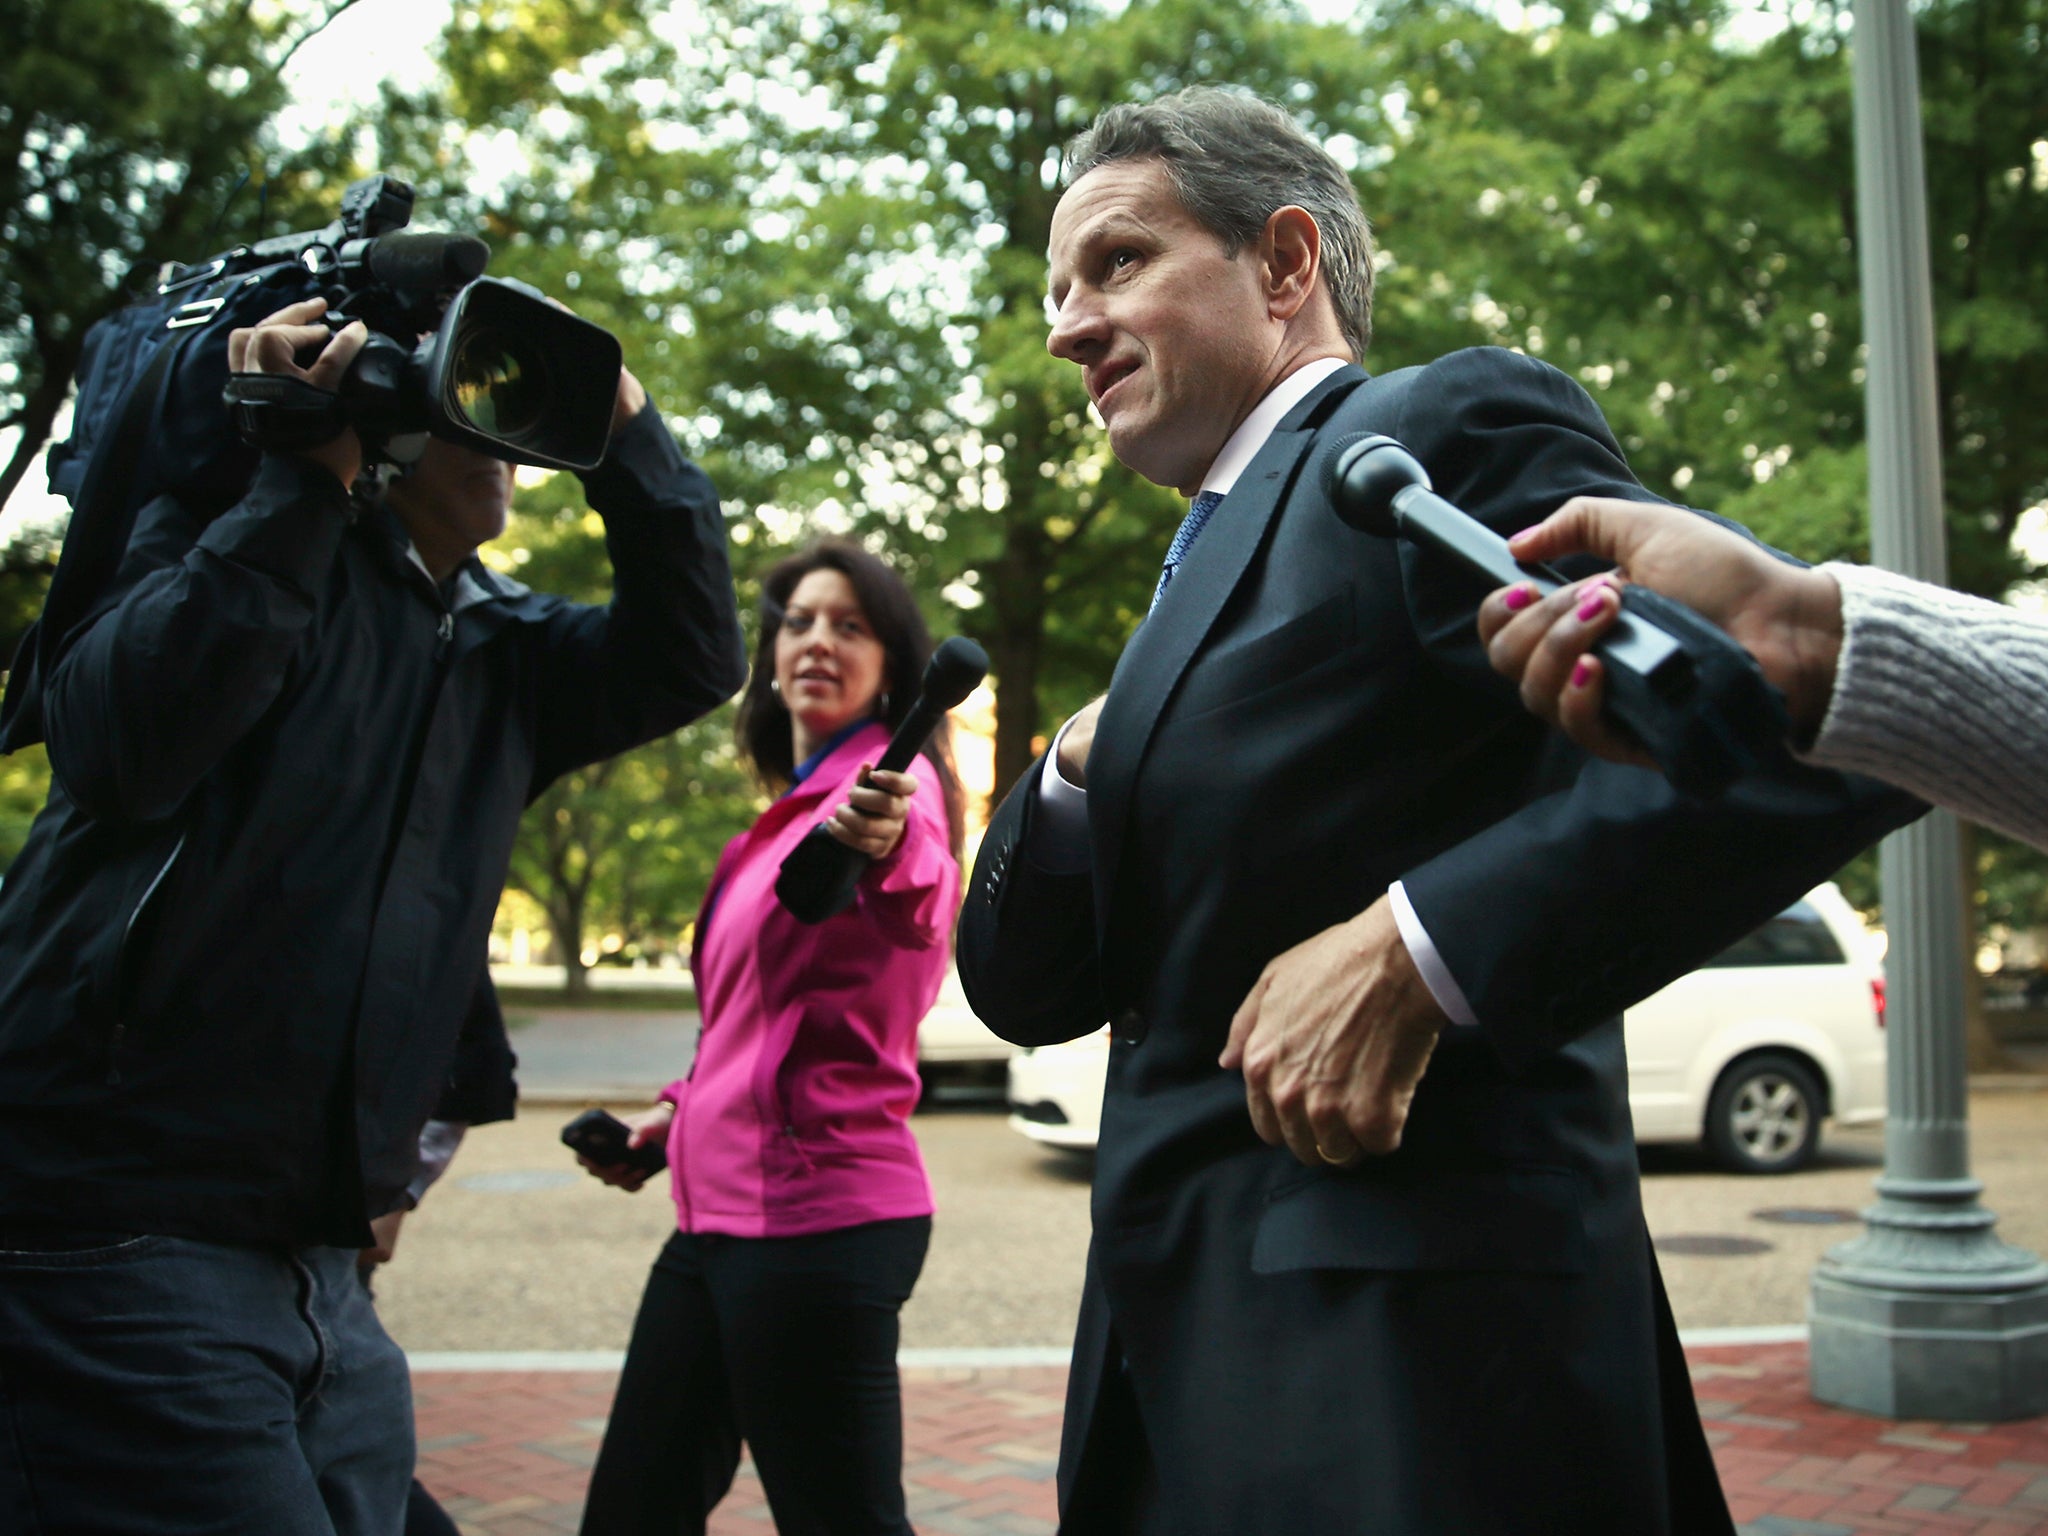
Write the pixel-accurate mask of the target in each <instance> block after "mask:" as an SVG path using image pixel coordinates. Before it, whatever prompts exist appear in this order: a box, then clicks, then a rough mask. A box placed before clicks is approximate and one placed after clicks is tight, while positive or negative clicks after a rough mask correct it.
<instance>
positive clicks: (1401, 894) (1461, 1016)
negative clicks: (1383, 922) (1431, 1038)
mask: <svg viewBox="0 0 2048 1536" xmlns="http://www.w3.org/2000/svg"><path fill="white" fill-rule="evenodd" d="M1387 900H1388V901H1390V902H1391V903H1393V907H1394V926H1395V927H1396V928H1398V929H1400V930H1401V942H1402V943H1403V944H1406V945H1407V946H1408V957H1409V958H1410V959H1411V960H1413V961H1414V962H1415V969H1416V970H1418V971H1420V972H1421V973H1422V984H1423V985H1424V986H1425V987H1428V988H1429V995H1430V996H1431V997H1433V998H1435V999H1436V1005H1437V1007H1439V1008H1441V1009H1443V1011H1444V1017H1446V1018H1448V1019H1449V1020H1450V1021H1451V1022H1452V1023H1453V1024H1463V1025H1466V1026H1468V1027H1469V1026H1471V1025H1474V1024H1477V1023H1478V1022H1479V1018H1478V1015H1476V1014H1475V1013H1473V1012H1472V1005H1471V1004H1470V1003H1468V1002H1466V1001H1465V994H1464V992H1463V990H1462V989H1461V988H1460V987H1459V986H1458V978H1457V977H1455V976H1453V975H1452V974H1451V968H1450V967H1449V966H1447V965H1445V964H1444V957H1443V956H1442V955H1440V954H1438V953H1437V952H1436V944H1435V943H1434V941H1432V940H1431V938H1430V936H1429V930H1428V929H1427V928H1425V927H1423V926H1422V919H1421V918H1419V917H1417V916H1416V915H1415V904H1414V903H1413V902H1411V901H1409V899H1408V893H1407V892H1406V891H1405V890H1403V889H1402V888H1401V882H1400V881H1398V880H1396V881H1395V882H1394V883H1393V884H1392V885H1390V886H1388V887H1387Z"/></svg>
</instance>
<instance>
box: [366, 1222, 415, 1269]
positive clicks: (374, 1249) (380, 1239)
mask: <svg viewBox="0 0 2048 1536" xmlns="http://www.w3.org/2000/svg"><path fill="white" fill-rule="evenodd" d="M404 1224H405V1212H404V1211H402V1210H398V1211H386V1212H385V1213H384V1214H383V1215H382V1216H379V1217H376V1218H375V1219H373V1220H372V1221H371V1222H370V1246H369V1247H367V1248H365V1249H362V1250H361V1251H360V1252H359V1253H358V1254H357V1255H356V1263H357V1264H359V1265H361V1266H363V1267H365V1268H367V1267H368V1266H370V1265H372V1264H389V1263H390V1262H391V1255H392V1254H394V1253H396V1252H397V1251H398V1229H399V1228H400V1227H401V1226H403V1225H404Z"/></svg>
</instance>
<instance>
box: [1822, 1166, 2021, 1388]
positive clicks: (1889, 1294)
mask: <svg viewBox="0 0 2048 1536" xmlns="http://www.w3.org/2000/svg"><path fill="white" fill-rule="evenodd" d="M1982 1188H1983V1186H1982V1185H1981V1184H1980V1183H1979V1182H1978V1181H1977V1180H1975V1179H1968V1178H1964V1179H1943V1180H1931V1179H1927V1180H1903V1179H1880V1180H1878V1185H1877V1190H1878V1197H1879V1198H1878V1203H1877V1204H1876V1205H1875V1206H1873V1207H1871V1208H1870V1209H1869V1210H1867V1211H1865V1212H1864V1213H1863V1219H1864V1221H1865V1222H1866V1223H1867V1224H1868V1230H1867V1231H1866V1232H1865V1234H1864V1235H1863V1236H1862V1237H1860V1238H1856V1239H1854V1240H1852V1241H1850V1242H1846V1243H1842V1244H1840V1245H1839V1246H1837V1247H1835V1248H1833V1249H1831V1250H1830V1251H1829V1253H1828V1255H1827V1257H1825V1258H1824V1259H1822V1260H1821V1263H1820V1267H1819V1269H1817V1270H1816V1271H1815V1273H1814V1277H1813V1289H1812V1290H1811V1292H1810V1293H1809V1295H1808V1299H1807V1322H1808V1327H1809V1345H1808V1348H1809V1355H1810V1360H1811V1370H1812V1379H1813V1395H1814V1397H1815V1398H1817V1399H1818V1400H1819V1401H1821V1402H1823V1403H1830V1404H1833V1405H1834V1406H1835V1407H1838V1408H1849V1409H1853V1410H1855V1411H1856V1412H1859V1413H1870V1414H1876V1415H1879V1416H1880V1417H1883V1418H1893V1419H1945V1420H1950V1421H1954V1422H1964V1423H1997V1422H2001V1421H2004V1420H2007V1419H2023V1418H2032V1417H2034V1416H2035V1415H2037V1414H2044V1413H2048V1264H2043V1263H2042V1262H2041V1260H2040V1259H2038V1258H2036V1257H2035V1256H2034V1255H2033V1254H2031V1253H2028V1252H2027V1251H2026V1250H2025V1249H2023V1248H2015V1247H2013V1246H2011V1245H2010V1244H2008V1243H2004V1242H2001V1241H1999V1239H1998V1237H1997V1236H1996V1235H1995V1234H1994V1232H1993V1231H1992V1228H1993V1226H1994V1225H1995V1224H1996V1218H1995V1217H1994V1216H1993V1215H1992V1214H1991V1212H1989V1211H1987V1210H1985V1209H1984V1208H1983V1207H1982V1206H1981V1205H1979V1204H1978V1203H1977V1196H1978V1194H1979V1192H1980V1191H1981V1190H1982Z"/></svg>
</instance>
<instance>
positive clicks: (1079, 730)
mask: <svg viewBox="0 0 2048 1536" xmlns="http://www.w3.org/2000/svg"><path fill="white" fill-rule="evenodd" d="M1106 697H1107V695H1106V694H1105V695H1103V696H1102V697H1098V698H1093V699H1090V700H1089V701H1088V702H1087V703H1086V704H1084V705H1082V706H1081V708H1080V709H1079V710H1077V711H1076V712H1075V714H1074V718H1073V719H1071V720H1069V721H1068V722H1067V724H1066V726H1065V734H1063V735H1062V736H1061V737H1060V760H1059V775H1060V777H1061V778H1063V779H1065V780H1066V781H1067V782H1068V783H1069V784H1071V785H1073V786H1074V788H1076V789H1086V788H1087V787H1088V749H1089V748H1090V747H1092V746H1094V745H1095V721H1096V719H1097V718H1098V717H1099V716H1100V715H1101V714H1102V699H1103V698H1106Z"/></svg>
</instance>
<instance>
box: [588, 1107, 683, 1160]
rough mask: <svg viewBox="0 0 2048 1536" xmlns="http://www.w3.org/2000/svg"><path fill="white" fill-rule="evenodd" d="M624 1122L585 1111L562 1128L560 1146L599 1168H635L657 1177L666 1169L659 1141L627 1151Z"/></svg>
mask: <svg viewBox="0 0 2048 1536" xmlns="http://www.w3.org/2000/svg"><path fill="white" fill-rule="evenodd" d="M629 1134H631V1133H630V1132H628V1131H627V1129H626V1123H625V1121H623V1120H621V1119H619V1117H618V1116H617V1115H614V1114H612V1113H610V1112H609V1111H608V1110H602V1109H586V1110H585V1111H583V1113H582V1114H580V1115H578V1116H577V1117H576V1118H575V1119H574V1120H571V1121H570V1122H569V1123H568V1124H567V1125H565V1126H563V1127H562V1145H563V1146H565V1147H568V1148H569V1149H570V1150H571V1151H574V1152H580V1153H582V1154H583V1156H585V1157H587V1158H589V1159H590V1160H591V1161H592V1162H593V1163H596V1164H597V1165H598V1166H599V1167H600V1168H637V1169H639V1170H640V1171H641V1172H643V1173H659V1172H660V1171H661V1170H662V1169H664V1168H666V1167H667V1166H668V1152H667V1149H666V1148H664V1147H663V1146H662V1144H661V1142H659V1141H650V1142H648V1143H646V1144H645V1145H643V1146H638V1147H628V1146H627V1145H626V1137H627V1136H628V1135H629Z"/></svg>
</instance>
